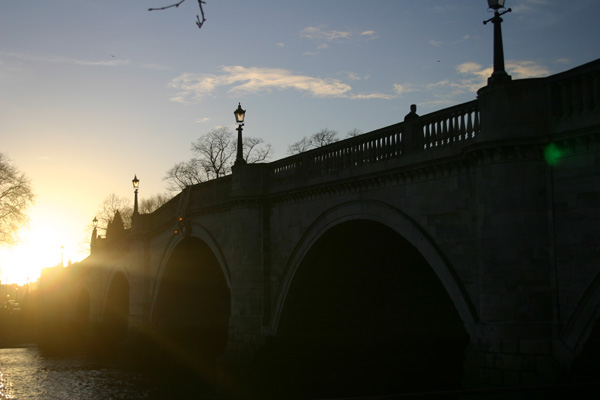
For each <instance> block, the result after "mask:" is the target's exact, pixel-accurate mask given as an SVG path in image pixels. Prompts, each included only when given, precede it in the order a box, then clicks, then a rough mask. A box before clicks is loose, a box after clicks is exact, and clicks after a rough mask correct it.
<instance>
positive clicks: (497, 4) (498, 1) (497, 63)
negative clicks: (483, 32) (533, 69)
mask: <svg viewBox="0 0 600 400" xmlns="http://www.w3.org/2000/svg"><path fill="white" fill-rule="evenodd" d="M488 6H489V7H490V8H491V9H492V10H494V16H493V17H492V18H490V19H488V20H485V21H483V24H484V25H486V24H487V23H488V22H491V23H493V24H494V72H493V73H492V76H491V77H489V78H488V84H494V83H502V82H506V81H510V80H511V79H512V78H511V77H510V75H508V74H507V73H506V70H505V69H504V48H503V46H502V28H501V24H502V18H500V17H501V16H502V15H504V14H506V13H509V12H511V11H512V10H511V9H510V8H509V9H506V10H505V11H502V12H500V11H499V10H500V9H502V8H504V0H488Z"/></svg>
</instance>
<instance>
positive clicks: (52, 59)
mask: <svg viewBox="0 0 600 400" xmlns="http://www.w3.org/2000/svg"><path fill="white" fill-rule="evenodd" d="M0 56H4V57H11V58H16V59H19V60H23V61H31V62H47V63H57V64H71V65H83V66H105V67H118V66H123V65H129V64H130V63H131V60H125V59H118V58H115V57H114V56H111V57H110V58H106V59H102V60H80V59H76V58H69V57H61V56H38V55H33V54H26V53H13V52H0Z"/></svg>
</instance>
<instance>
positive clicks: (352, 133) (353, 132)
mask: <svg viewBox="0 0 600 400" xmlns="http://www.w3.org/2000/svg"><path fill="white" fill-rule="evenodd" d="M363 133H364V132H363V131H361V130H360V129H356V128H354V129H351V130H349V131H348V133H347V134H346V136H348V137H355V136H360V135H362V134H363Z"/></svg>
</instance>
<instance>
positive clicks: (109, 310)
mask: <svg viewBox="0 0 600 400" xmlns="http://www.w3.org/2000/svg"><path fill="white" fill-rule="evenodd" d="M128 317H129V283H128V282H127V278H126V277H125V275H124V274H123V273H122V272H117V273H116V274H115V276H114V277H113V279H112V281H111V284H110V287H109V290H108V296H107V298H106V307H105V310H104V319H103V324H102V327H103V329H102V340H103V341H104V342H106V343H108V344H114V343H118V342H121V341H123V340H125V339H127V326H128Z"/></svg>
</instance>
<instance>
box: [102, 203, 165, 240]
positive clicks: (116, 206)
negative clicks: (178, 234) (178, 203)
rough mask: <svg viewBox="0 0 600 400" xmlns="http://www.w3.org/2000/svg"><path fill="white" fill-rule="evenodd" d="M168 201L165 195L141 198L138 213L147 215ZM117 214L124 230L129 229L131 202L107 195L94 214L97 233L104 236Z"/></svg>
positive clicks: (131, 210) (131, 211)
mask: <svg viewBox="0 0 600 400" xmlns="http://www.w3.org/2000/svg"><path fill="white" fill-rule="evenodd" d="M169 200H170V197H169V196H168V195H166V194H157V195H154V196H151V197H147V198H143V199H141V200H140V203H139V212H140V213H141V214H149V213H151V212H153V211H155V210H156V209H158V208H159V207H160V206H162V205H163V204H165V203H166V202H167V201H169ZM117 212H118V213H119V214H120V218H121V220H122V221H123V227H124V228H125V229H129V228H131V216H132V215H133V200H132V199H131V198H127V197H119V196H117V195H116V194H114V193H111V194H109V195H108V196H107V197H106V198H105V199H104V201H103V202H102V204H100V206H99V208H98V211H97V213H96V218H97V219H98V233H99V234H101V235H105V234H106V228H107V227H108V226H109V224H110V223H111V222H112V221H113V220H114V218H115V215H116V214H117Z"/></svg>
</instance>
